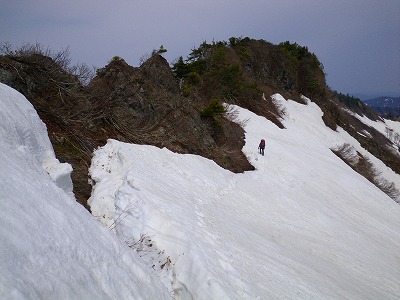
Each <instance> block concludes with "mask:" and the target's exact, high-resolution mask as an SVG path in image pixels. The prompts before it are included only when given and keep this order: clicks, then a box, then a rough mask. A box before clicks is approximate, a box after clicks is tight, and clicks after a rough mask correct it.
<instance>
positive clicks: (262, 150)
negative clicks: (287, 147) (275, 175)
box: [260, 147, 264, 156]
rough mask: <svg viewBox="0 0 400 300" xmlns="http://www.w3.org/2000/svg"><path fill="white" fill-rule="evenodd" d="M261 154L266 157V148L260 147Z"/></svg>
mask: <svg viewBox="0 0 400 300" xmlns="http://www.w3.org/2000/svg"><path fill="white" fill-rule="evenodd" d="M260 154H262V156H264V148H261V147H260Z"/></svg>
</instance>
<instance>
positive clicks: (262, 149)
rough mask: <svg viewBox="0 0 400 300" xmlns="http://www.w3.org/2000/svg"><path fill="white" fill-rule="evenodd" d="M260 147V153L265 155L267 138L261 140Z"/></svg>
mask: <svg viewBox="0 0 400 300" xmlns="http://www.w3.org/2000/svg"><path fill="white" fill-rule="evenodd" d="M258 149H259V151H260V154H262V156H264V149H265V140H264V139H262V140H261V142H260V145H258Z"/></svg>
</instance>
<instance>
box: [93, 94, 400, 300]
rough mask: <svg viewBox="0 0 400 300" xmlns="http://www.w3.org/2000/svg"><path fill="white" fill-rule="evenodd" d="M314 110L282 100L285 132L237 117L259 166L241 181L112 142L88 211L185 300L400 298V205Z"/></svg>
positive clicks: (203, 165)
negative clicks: (349, 157) (262, 146)
mask: <svg viewBox="0 0 400 300" xmlns="http://www.w3.org/2000/svg"><path fill="white" fill-rule="evenodd" d="M306 100H307V102H308V104H307V105H302V104H298V103H296V102H293V101H286V100H285V99H283V98H282V97H281V96H280V95H274V97H273V101H275V102H276V103H277V104H278V105H280V106H281V107H282V108H283V109H285V111H286V114H285V118H284V120H283V122H284V125H285V127H286V129H279V128H278V127H276V126H275V125H274V124H272V123H271V122H269V121H268V120H266V119H265V118H263V117H260V116H257V115H255V114H253V113H251V112H249V111H247V110H244V109H241V108H239V107H236V109H237V110H238V111H239V119H240V120H247V122H244V123H245V130H246V144H245V146H244V148H243V152H244V153H245V154H246V155H247V156H248V158H249V160H250V161H251V162H252V164H254V166H255V167H256V170H255V171H252V172H245V173H243V174H233V173H231V172H229V171H226V170H224V169H222V168H220V167H219V166H217V165H216V164H215V163H214V162H212V161H210V160H207V159H205V158H202V157H198V156H195V155H180V154H176V153H172V152H170V151H169V150H167V149H158V148H156V147H152V146H144V145H132V144H125V143H121V142H118V141H115V140H109V141H108V143H107V145H105V146H104V147H102V148H100V149H98V150H97V151H96V152H95V155H94V158H93V160H92V166H91V168H90V173H91V176H92V179H93V180H94V182H95V183H96V184H95V185H94V190H93V194H92V197H91V199H90V202H89V203H90V205H91V209H92V213H93V214H94V215H95V217H97V218H99V219H100V220H101V221H102V222H103V223H104V224H107V225H108V226H109V227H110V228H113V230H115V232H116V234H117V235H118V236H119V237H120V238H121V239H123V240H126V241H128V242H130V243H132V244H135V246H134V247H135V249H136V250H137V252H138V253H139V254H140V255H141V257H142V259H143V260H144V261H146V262H147V264H148V266H149V268H150V269H153V270H154V271H155V272H158V274H159V277H160V278H161V280H162V281H163V283H164V284H165V285H166V286H167V287H168V289H169V290H170V291H171V293H173V294H174V297H175V298H177V299H274V298H283V299H299V298H303V299H310V298H311V299H321V298H324V299H327V298H328V299H343V298H362V299H397V298H399V297H400V254H399V251H398V249H399V247H400V233H399V230H398V228H400V227H399V226H400V206H399V205H398V204H396V203H395V202H394V201H393V200H392V199H390V198H389V197H388V196H387V195H386V194H384V193H383V192H381V191H380V190H379V189H378V188H376V187H375V186H373V185H372V184H371V183H370V182H368V181H367V180H366V179H365V178H363V177H362V176H360V175H358V174H357V173H355V172H354V171H353V170H352V169H351V168H350V167H348V166H347V165H346V164H345V163H344V162H343V161H341V160H340V159H339V158H338V157H336V156H335V155H334V154H333V153H332V152H331V150H330V148H331V147H334V146H337V145H341V144H343V143H345V142H349V143H351V144H352V145H354V146H355V147H359V145H358V143H357V142H356V141H355V140H354V139H353V138H351V137H350V136H349V135H348V134H346V133H345V132H344V131H343V130H339V132H333V131H332V130H330V129H328V128H327V127H326V126H325V125H324V123H323V121H322V119H321V117H322V112H321V110H320V109H319V107H318V106H317V105H316V104H314V103H313V102H311V101H310V100H308V99H306ZM261 138H264V139H265V140H266V144H267V145H266V151H265V156H261V155H260V154H258V152H257V146H258V144H259V141H260V139H261ZM393 178H394V179H395V180H396V184H397V186H398V187H399V183H400V180H399V177H398V175H397V177H395V176H394V177H393Z"/></svg>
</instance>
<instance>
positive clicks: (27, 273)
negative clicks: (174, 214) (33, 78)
mask: <svg viewBox="0 0 400 300" xmlns="http://www.w3.org/2000/svg"><path fill="white" fill-rule="evenodd" d="M0 161H1V166H2V167H1V172H0V298H1V299H170V297H171V296H170V294H169V293H168V291H167V289H166V288H164V286H163V285H162V284H161V283H160V281H159V280H158V278H156V277H155V276H153V275H152V274H151V273H150V272H148V268H147V266H146V265H145V264H143V262H142V261H141V260H140V258H139V256H138V255H137V254H136V253H134V252H133V251H132V250H131V249H130V248H128V247H127V246H126V244H125V243H123V242H121V241H120V240H119V239H117V238H116V237H115V235H114V234H112V233H111V232H110V231H109V230H108V229H107V228H105V227H104V226H102V225H100V224H99V223H98V222H96V221H95V220H94V219H93V217H92V216H91V215H90V213H89V212H88V211H87V210H85V209H84V208H83V207H82V206H81V205H80V204H78V203H77V202H76V201H75V199H74V198H73V197H72V196H71V191H72V182H71V178H70V172H71V170H72V168H71V166H70V165H68V164H60V163H59V162H58V160H57V159H56V158H55V156H54V152H53V149H52V147H51V144H50V141H49V138H48V136H47V131H46V127H45V125H44V123H43V122H42V121H40V119H39V116H38V115H37V113H36V111H35V110H34V108H33V106H32V105H31V104H30V103H29V102H28V101H27V100H26V98H25V97H24V96H22V95H21V94H19V93H18V92H17V91H15V90H13V89H11V88H9V87H7V86H6V85H4V84H1V83H0Z"/></svg>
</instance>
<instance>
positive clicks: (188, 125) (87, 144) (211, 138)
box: [0, 55, 254, 206]
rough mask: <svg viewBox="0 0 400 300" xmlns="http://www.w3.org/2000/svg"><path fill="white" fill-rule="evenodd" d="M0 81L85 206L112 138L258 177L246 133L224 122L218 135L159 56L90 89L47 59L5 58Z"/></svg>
mask: <svg viewBox="0 0 400 300" xmlns="http://www.w3.org/2000/svg"><path fill="white" fill-rule="evenodd" d="M0 79H1V81H2V82H4V83H6V84H7V85H9V86H11V87H13V88H15V89H17V90H18V91H20V92H21V93H22V94H24V95H25V96H26V97H27V98H28V100H29V101H31V102H32V104H33V105H34V106H35V108H36V110H37V111H38V113H39V115H40V117H41V118H42V120H43V121H44V122H45V123H46V125H47V128H48V131H49V137H50V140H51V141H52V143H53V147H54V149H55V152H56V155H57V157H58V158H59V159H60V160H61V161H67V162H69V163H71V164H72V166H73V168H74V171H73V173H72V179H73V182H74V193H75V195H76V197H77V199H78V201H79V202H80V203H82V204H83V205H85V206H87V205H86V201H87V199H88V198H89V196H90V192H91V186H90V185H88V183H87V182H88V178H87V172H88V167H89V166H90V160H91V153H92V151H93V150H94V149H95V148H96V147H98V146H102V145H104V144H105V143H106V141H107V139H109V138H114V139H118V140H121V141H124V142H132V143H138V144H150V145H155V146H158V147H167V148H168V149H170V150H172V151H175V152H178V153H192V154H198V155H202V156H204V157H207V158H210V159H213V160H214V161H215V162H217V163H218V164H219V165H221V166H222V167H224V168H227V169H229V170H231V171H233V172H243V171H245V170H252V169H254V167H253V166H252V165H250V163H249V162H248V161H247V159H246V157H245V155H244V154H243V153H242V152H241V148H242V147H243V145H244V132H243V129H242V128H241V127H240V126H238V125H237V124H235V123H232V122H230V121H228V120H225V119H224V120H221V122H220V126H219V127H218V128H215V126H213V124H212V123H211V122H210V121H209V120H205V119H202V118H201V117H200V113H199V110H198V109H196V105H195V104H196V103H198V102H199V99H195V98H190V97H189V98H187V97H186V98H185V97H183V96H182V95H181V93H180V89H179V85H178V82H177V79H176V78H175V77H174V75H173V73H172V71H171V69H170V67H169V65H168V62H167V61H166V60H165V59H164V58H162V57H161V56H159V55H153V56H152V57H151V58H150V59H149V60H148V61H146V62H145V63H144V64H143V65H142V66H141V67H138V68H134V67H132V66H129V65H128V64H127V63H126V62H125V61H124V60H122V59H114V60H112V61H111V62H110V63H109V64H108V65H107V66H106V67H104V68H102V69H99V70H98V71H97V76H96V77H95V78H94V79H93V80H92V81H91V82H90V84H89V85H88V86H82V85H81V84H80V82H79V80H78V79H77V78H76V77H75V76H73V75H70V74H68V73H67V72H64V71H63V70H62V68H60V67H59V66H58V65H57V64H56V63H54V62H53V61H52V59H50V58H48V57H44V56H40V55H38V56H33V57H32V56H29V57H10V56H3V57H0ZM200 102H201V101H200ZM200 107H201V105H200Z"/></svg>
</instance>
